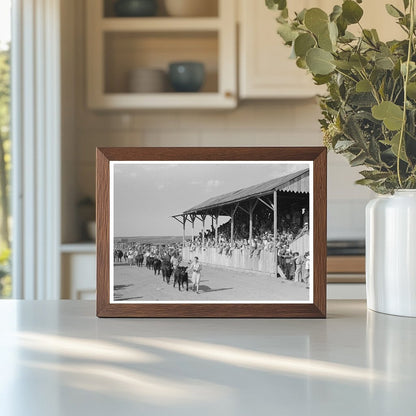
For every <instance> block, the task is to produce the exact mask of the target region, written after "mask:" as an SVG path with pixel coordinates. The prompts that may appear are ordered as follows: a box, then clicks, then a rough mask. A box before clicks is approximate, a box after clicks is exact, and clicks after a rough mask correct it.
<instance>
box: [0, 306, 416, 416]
mask: <svg viewBox="0 0 416 416" xmlns="http://www.w3.org/2000/svg"><path fill="white" fill-rule="evenodd" d="M0 352H1V354H0V370H1V372H0V415H2V416H16V415H29V416H37V415H42V416H49V415H54V416H55V415H56V416H65V415H71V416H72V415H76V416H81V415H100V416H105V415H114V416H120V415H146V416H147V415H181V416H185V415H193V416H201V415H212V414H216V415H268V414H276V415H282V416H287V415H331V416H332V415H337V416H340V415H354V416H357V415H377V416H381V415H400V416H406V415H412V416H414V415H415V414H416V400H415V390H416V319H411V318H400V317H396V316H389V315H382V314H377V313H375V312H371V311H367V309H366V305H365V303H364V302H361V301H332V302H331V301H330V302H329V303H328V319H326V320H306V319H304V320H302V319H299V320H278V319H273V320H263V319H252V320H250V319H203V320H201V319H198V320H196V319H195V320H193V319H165V320H164V319H98V318H96V317H95V303H94V302H88V301H49V302H43V301H37V302H36V301H35V302H32V301H0Z"/></svg>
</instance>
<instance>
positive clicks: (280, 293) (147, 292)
mask: <svg viewBox="0 0 416 416" xmlns="http://www.w3.org/2000/svg"><path fill="white" fill-rule="evenodd" d="M199 292H200V293H199V294H197V293H194V292H192V291H191V283H190V284H189V291H188V292H186V290H185V291H182V292H180V291H179V290H178V288H177V287H176V288H173V282H172V280H171V282H170V284H169V285H168V284H166V283H165V282H163V280H162V275H160V276H155V275H154V273H153V271H151V270H148V269H146V268H145V267H142V268H138V267H136V266H128V265H124V264H123V265H116V266H115V268H114V300H116V301H126V302H128V301H130V302H135V301H139V302H140V301H198V302H199V301H243V302H244V301H305V300H307V299H308V297H309V290H308V289H306V287H305V284H303V283H302V284H301V283H295V282H289V281H285V280H282V279H277V278H274V277H271V276H264V275H260V274H251V273H246V272H237V271H234V270H226V269H220V268H214V267H211V266H207V265H203V270H202V279H201V283H200V286H199Z"/></svg>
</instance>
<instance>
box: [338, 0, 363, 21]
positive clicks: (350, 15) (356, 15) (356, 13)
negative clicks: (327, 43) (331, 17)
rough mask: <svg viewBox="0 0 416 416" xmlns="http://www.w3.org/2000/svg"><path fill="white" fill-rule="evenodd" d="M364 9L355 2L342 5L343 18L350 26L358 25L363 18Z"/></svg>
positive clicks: (348, 1)
mask: <svg viewBox="0 0 416 416" xmlns="http://www.w3.org/2000/svg"><path fill="white" fill-rule="evenodd" d="M363 14H364V11H363V9H362V8H361V7H360V6H359V5H358V4H357V3H356V2H355V1H353V0H346V1H344V3H342V16H343V17H344V19H345V20H346V21H347V22H348V23H349V24H354V23H358V22H359V21H360V20H361V18H362V17H363Z"/></svg>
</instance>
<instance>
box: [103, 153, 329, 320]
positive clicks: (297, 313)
mask: <svg viewBox="0 0 416 416" xmlns="http://www.w3.org/2000/svg"><path fill="white" fill-rule="evenodd" d="M96 155H97V167H96V168H97V177H96V194H97V195H96V200H97V316H98V317H103V318H104V317H169V318H173V317H187V318H202V317H204V318H325V317H326V266H327V265H326V224H327V222H326V221H327V220H326V212H327V196H326V186H327V150H326V148H324V147H239V148H222V147H221V148H212V147H210V148H183V147H181V148H159V147H158V148H150V147H143V148H140V147H136V148H97V152H96ZM159 162H160V164H162V163H165V164H168V165H172V166H173V165H175V164H177V165H181V166H182V164H183V165H184V166H186V164H187V163H188V164H190V165H192V166H193V168H195V166H196V167H197V165H198V164H199V163H201V164H209V163H213V164H217V163H218V166H223V165H227V166H228V164H229V165H231V164H233V163H235V164H237V165H238V164H240V165H245V164H247V166H248V164H249V163H253V164H254V165H256V164H257V163H258V164H261V163H263V164H268V163H270V165H272V164H274V163H276V164H278V163H280V164H281V165H284V166H285V165H290V164H291V163H295V164H296V163H299V164H302V163H308V164H309V165H308V166H310V170H309V171H308V175H310V176H308V181H309V182H306V179H303V182H302V183H309V184H310V185H309V186H310V187H311V190H310V191H309V189H310V188H308V189H307V191H304V192H303V194H306V193H307V194H308V198H310V199H309V200H308V204H309V205H308V215H309V210H310V212H311V213H313V216H312V218H311V220H310V225H308V224H307V223H306V225H305V224H304V228H305V227H306V229H307V235H308V236H309V235H311V239H310V240H309V241H310V242H311V244H310V251H311V253H312V255H310V254H309V251H308V252H307V253H306V254H305V255H304V256H305V257H304V259H309V258H311V261H310V264H311V266H310V268H311V270H310V273H307V274H308V276H309V274H310V275H311V276H313V284H312V283H311V284H310V290H309V293H310V297H309V298H308V299H309V300H307V301H304V302H297V301H296V302H292V301H290V300H289V301H287V302H286V301H285V302H283V301H276V302H274V301H268V302H263V301H251V302H248V301H247V302H246V301H241V302H240V301H239V300H238V299H237V300H235V301H233V302H227V301H224V302H202V301H201V302H199V301H198V300H196V301H192V302H164V301H154V302H153V301H152V302H146V303H142V302H141V301H137V302H135V303H131V302H129V301H126V302H125V303H123V302H124V301H115V300H114V299H115V297H114V293H113V292H114V290H113V289H114V281H113V284H112V286H110V264H111V266H112V267H113V269H114V267H115V264H114V263H113V260H114V259H113V254H114V253H113V250H114V247H113V243H111V244H110V235H112V234H111V232H112V231H113V228H112V221H113V219H112V218H111V212H112V208H111V207H110V202H111V197H110V194H111V195H113V194H112V192H113V191H112V189H113V188H112V187H114V180H113V177H112V176H111V175H115V174H114V169H113V170H112V168H110V167H111V166H118V164H120V166H123V165H122V164H124V163H125V164H133V165H137V166H138V167H140V166H141V165H142V164H145V163H155V164H156V166H159ZM194 165H195V166H194ZM175 166H176V165H175ZM216 166H217V165H216ZM256 166H257V165H256ZM273 166H274V165H273ZM296 166H297V165H296ZM224 169H225V168H224ZM287 177H289V176H287ZM299 178H300V176H299ZM302 178H306V176H302ZM155 180H157V177H156V178H155ZM296 181H298V179H296ZM296 181H295V180H292V181H291V182H287V181H286V182H285V183H284V185H279V186H280V188H278V186H277V185H274V182H273V186H274V188H273V190H272V191H267V192H269V193H270V192H272V193H270V196H268V198H269V199H267V198H266V197H264V198H263V199H265V201H262V202H264V203H265V204H268V205H270V204H271V205H273V197H275V198H276V196H275V195H277V193H278V192H279V193H280V192H282V195H283V193H284V195H292V196H293V195H300V193H301V192H300V191H299V192H298V193H296V192H297V191H296V189H295V188H294V186H301V179H299V181H298V182H296ZM293 184H295V185H293ZM284 187H286V188H284ZM247 189H248V191H247V192H251V191H250V190H249V188H247ZM250 189H252V188H250ZM262 189H263V188H262ZM312 190H313V192H312ZM253 195H254V194H253ZM253 195H251V196H250V197H248V196H245V197H244V198H246V199H244V201H246V200H247V201H249V202H250V201H251V200H249V199H248V198H257V199H261V198H262V195H263V194H258V195H260V197H258V196H256V195H257V194H255V195H254V196H253ZM268 195H269V194H268ZM279 195H280V194H279ZM222 196H223V195H222ZM141 197H142V198H145V197H146V195H142V196H141ZM293 198H294V196H293ZM226 200H227V199H226ZM227 201H228V200H227ZM236 201H237V200H235V201H234V202H229V204H236V205H237V208H238V206H239V204H240V202H236ZM241 201H242V202H244V201H243V199H241ZM267 201H269V202H267ZM274 201H277V199H274ZM309 201H310V202H309ZM113 203H114V201H113ZM250 203H251V202H250ZM260 205H262V204H260ZM288 205H289V204H288ZM227 206H228V205H227ZM241 206H242V207H243V205H241ZM291 206H293V204H292V205H291ZM273 207H276V208H275V209H274V212H276V214H273V215H274V219H273V221H274V235H271V237H270V240H271V241H272V242H273V244H271V248H270V251H271V252H272V253H277V248H276V247H278V244H276V241H277V240H276V238H277V237H276V230H277V225H276V224H277V223H278V221H279V219H278V218H277V216H278V214H277V212H278V205H277V203H276V202H275V204H274V205H273V206H271V209H273ZM237 208H236V210H237ZM201 209H205V210H208V208H207V205H205V206H203V208H201ZM210 209H211V208H210ZM242 209H244V208H242ZM263 209H264V208H263ZM304 211H305V209H303V210H302V213H303V212H304ZM186 212H187V211H183V214H180V213H178V212H174V213H172V217H173V216H174V215H173V214H180V215H179V218H178V219H179V220H181V216H183V221H184V224H186V223H187V220H188V221H189V219H188V217H187V215H188V214H187V213H186ZM193 212H194V213H196V215H197V214H198V211H193ZM204 212H205V211H204ZM206 212H208V211H206ZM227 212H228V211H227ZM189 215H190V214H189ZM207 215H208V214H207ZM218 215H219V214H217V216H216V221H217V225H216V229H215V238H214V237H212V240H213V241H214V239H215V242H214V243H213V244H215V243H218ZM230 215H231V214H230ZM176 216H178V215H176ZM212 218H214V217H212ZM233 218H234V217H233ZM250 218H251V217H250ZM293 218H294V217H293ZM308 218H309V217H308ZM193 221H195V219H194V220H193ZM204 221H205V217H204ZM250 221H252V220H251V219H250ZM282 221H284V220H282ZM287 221H294V220H293V219H290V220H287ZM308 221H309V219H308ZM229 222H231V223H232V224H233V220H230V221H229ZM231 227H233V225H231ZM250 227H251V225H250ZM308 227H309V228H308ZM213 230H214V228H213ZM212 232H214V231H212ZM302 232H303V230H302V231H301V232H299V234H298V235H302ZM205 233H206V231H205V225H204V228H203V232H202V239H204V238H205V237H204V236H205ZM250 233H252V231H251V228H250ZM266 235H267V233H266ZM112 237H114V235H112ZM312 237H313V238H312ZM251 238H252V239H251V240H250V241H252V240H253V237H252V236H251ZM288 238H289V237H288ZM296 238H297V237H296ZM230 239H231V243H230V244H235V243H232V241H233V228H231V235H230ZM111 241H113V242H114V241H115V240H114V238H113V239H112V240H111ZM192 241H194V237H192ZM305 241H306V240H305ZM185 244H188V242H187V241H185V233H184V245H183V252H182V254H183V256H185ZM189 244H194V243H193V242H192V243H189ZM205 244H206V243H205ZM260 244H261V243H260ZM282 244H283V243H282ZM285 244H286V243H285ZM192 247H194V246H192ZM204 247H205V246H203V245H201V247H200V248H198V249H199V250H207V249H206V248H204ZM264 247H266V245H265V246H264ZM308 247H309V246H308ZM159 249H160V247H159ZM193 249H195V248H193ZM110 250H111V251H110ZM189 250H191V249H189ZM189 250H188V251H189ZM288 250H289V251H288V252H289V253H290V249H288ZM241 251H243V249H241ZM159 254H160V253H159ZM207 255H208V254H207ZM264 255H266V254H264ZM296 255H297V256H298V257H300V255H299V253H294V256H296ZM275 256H276V257H275V259H279V257H278V256H279V255H278V254H275ZM259 257H260V255H259ZM281 258H283V257H281ZM294 258H295V257H294ZM279 261H280V260H278V261H277V263H276V262H275V263H276V269H275V271H274V273H275V272H276V270H277V275H276V273H275V275H274V277H275V278H276V277H279V276H280V274H279V273H280V271H281V269H279V267H280V266H279ZM291 261H292V260H291ZM293 262H294V264H295V266H294V267H295V268H297V267H298V266H296V264H297V263H296V260H293ZM273 267H274V266H273ZM282 267H284V266H282ZM308 267H309V264H308ZM120 270H121V269H120ZM125 270H127V269H125ZM308 270H309V269H308ZM271 279H272V278H271ZM298 282H299V286H300V285H301V284H302V283H301V281H300V280H298ZM287 283H289V284H293V285H295V286H296V284H295V283H292V282H287ZM295 286H294V287H295ZM307 289H309V288H308V287H307ZM111 293H113V295H112V298H110V294H111ZM172 293H173V292H172ZM184 293H185V292H184ZM186 296H188V295H186ZM192 296H193V295H192ZM193 299H194V298H193ZM197 299H198V298H197Z"/></svg>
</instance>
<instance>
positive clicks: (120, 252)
mask: <svg viewBox="0 0 416 416" xmlns="http://www.w3.org/2000/svg"><path fill="white" fill-rule="evenodd" d="M123 255H124V254H123V252H122V251H121V250H117V258H118V262H119V263H121V261H122V260H121V259H122V258H123Z"/></svg>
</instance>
